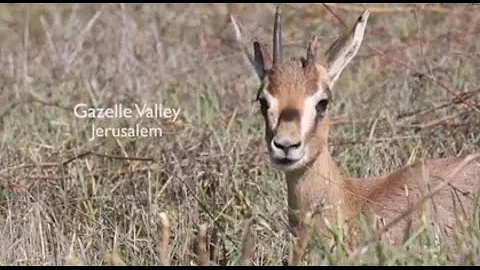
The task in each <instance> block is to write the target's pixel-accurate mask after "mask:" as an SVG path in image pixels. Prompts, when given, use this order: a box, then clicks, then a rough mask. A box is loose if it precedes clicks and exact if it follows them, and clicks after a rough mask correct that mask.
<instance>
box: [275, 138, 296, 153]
mask: <svg viewBox="0 0 480 270" xmlns="http://www.w3.org/2000/svg"><path fill="white" fill-rule="evenodd" d="M301 145H302V142H301V141H290V140H275V139H273V140H272V148H276V149H279V150H282V151H283V152H285V153H288V151H289V150H291V149H296V148H299V147H300V146H301Z"/></svg>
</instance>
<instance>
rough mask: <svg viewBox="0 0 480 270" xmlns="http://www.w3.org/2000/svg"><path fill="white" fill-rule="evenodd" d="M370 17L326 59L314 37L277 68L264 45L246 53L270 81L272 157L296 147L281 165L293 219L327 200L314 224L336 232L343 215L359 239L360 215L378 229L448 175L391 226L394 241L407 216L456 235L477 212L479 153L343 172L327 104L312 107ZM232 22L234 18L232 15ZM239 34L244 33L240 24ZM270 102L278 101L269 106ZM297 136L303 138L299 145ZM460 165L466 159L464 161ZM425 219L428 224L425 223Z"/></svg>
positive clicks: (266, 92) (265, 107) (325, 94)
mask: <svg viewBox="0 0 480 270" xmlns="http://www.w3.org/2000/svg"><path fill="white" fill-rule="evenodd" d="M276 14H277V15H276V20H275V25H277V24H280V16H279V14H280V12H279V8H277V12H276ZM368 16H369V12H368V10H367V11H365V12H364V13H363V14H362V16H360V17H359V18H358V20H357V21H356V23H355V25H354V27H352V28H351V29H350V30H349V31H347V32H346V33H345V35H344V36H341V37H340V38H339V39H337V40H336V41H335V42H334V43H333V45H332V46H331V48H330V50H328V51H327V54H326V56H325V57H324V59H326V64H325V66H322V65H320V64H319V62H318V61H316V60H315V59H316V57H315V53H316V49H315V48H316V45H317V44H316V38H314V39H312V41H311V42H310V44H309V47H308V50H307V58H306V59H302V60H300V59H298V60H295V59H293V60H290V61H284V62H283V63H282V60H281V59H280V58H279V59H277V60H278V61H277V64H274V65H273V66H272V67H270V66H269V65H268V66H267V65H264V64H263V62H264V61H266V60H265V59H263V60H264V61H261V60H262V59H261V57H259V56H261V51H260V49H257V50H256V54H255V55H256V56H258V57H256V58H255V59H251V56H249V53H246V54H247V56H249V57H250V62H251V63H252V64H253V65H254V67H255V69H256V71H257V75H258V76H259V78H260V79H261V80H264V81H265V82H266V83H265V87H264V88H262V89H260V90H259V91H260V92H259V94H263V96H264V97H265V96H266V97H267V98H265V99H259V101H260V102H261V108H262V114H263V116H264V119H265V123H266V125H265V127H266V132H265V140H266V143H267V145H268V148H269V152H270V156H271V157H272V155H273V156H274V158H277V159H278V157H281V158H282V157H283V156H284V157H285V158H286V157H289V158H290V156H289V154H288V153H289V152H285V149H291V151H296V153H295V154H292V155H291V159H290V160H291V161H292V162H294V163H293V165H291V164H290V165H285V164H288V163H282V164H283V165H282V164H280V165H279V166H280V167H281V168H282V169H283V170H284V171H285V175H286V180H287V186H288V206H289V212H288V216H289V221H290V225H291V226H292V227H293V228H296V227H297V226H298V225H299V220H301V219H302V217H303V215H305V214H306V212H307V211H311V210H314V209H313V208H314V207H316V206H318V205H326V206H327V207H328V208H327V209H323V210H322V212H321V213H320V215H316V218H315V225H316V229H317V231H318V232H319V233H320V234H322V235H323V236H325V237H330V236H332V235H331V234H330V233H329V232H328V229H327V227H328V226H332V224H334V221H335V220H338V221H340V222H341V223H340V224H344V225H345V227H346V228H345V229H346V233H347V240H348V241H349V242H350V243H356V242H357V240H358V238H357V237H358V230H359V223H358V222H357V221H358V219H357V217H358V216H359V215H363V216H364V217H366V218H367V219H368V220H370V221H371V222H372V224H373V225H375V224H376V226H377V228H381V227H382V226H385V224H389V223H390V222H392V221H393V220H395V219H396V218H397V217H399V216H401V215H402V214H403V213H405V212H406V211H407V210H409V208H410V207H412V206H414V205H415V204H416V203H417V202H419V201H420V200H421V199H422V198H424V197H425V196H427V195H428V194H430V192H431V191H432V190H434V189H435V188H436V187H438V186H439V185H441V184H442V183H443V182H444V181H446V180H451V182H450V184H449V185H447V186H446V187H444V188H443V189H441V190H440V192H438V193H436V194H435V195H434V196H433V197H431V199H429V200H427V201H426V203H424V204H423V205H422V206H421V207H419V208H418V209H416V211H413V212H412V213H410V214H409V215H407V216H406V218H404V219H402V220H401V221H400V222H398V223H394V225H393V226H391V228H390V229H389V230H388V232H387V236H388V239H389V240H390V241H391V242H392V243H394V244H398V243H400V242H401V241H402V239H403V236H404V232H405V229H406V228H407V225H409V221H408V220H410V221H411V225H412V227H411V228H412V230H415V229H417V228H419V227H418V226H419V225H427V226H431V225H433V228H434V229H435V230H436V231H437V232H440V233H441V234H439V236H447V237H451V236H452V233H453V230H454V229H460V228H461V226H459V225H458V224H459V223H457V221H459V220H460V221H462V220H471V219H472V217H473V210H474V204H475V202H474V198H475V197H476V196H477V194H478V191H479V184H480V159H479V158H478V157H477V158H476V160H474V161H472V162H469V163H467V164H466V165H465V164H463V163H465V162H464V161H465V158H466V156H460V157H451V158H444V159H435V160H427V161H424V162H416V163H414V164H411V165H408V166H405V167H403V168H400V169H398V170H396V171H394V172H392V173H390V174H387V175H384V176H378V177H372V178H365V179H360V178H349V177H346V176H343V175H342V173H341V170H340V169H339V167H338V166H337V165H336V163H335V162H334V160H333V158H332V157H331V155H330V153H329V151H328V132H329V117H328V109H327V110H325V111H323V112H318V111H315V108H316V107H317V106H316V105H315V104H321V103H320V102H319V101H320V100H325V99H328V100H330V87H333V85H334V83H335V81H336V80H337V78H338V77H339V75H340V74H341V73H342V70H343V69H344V68H345V67H346V66H347V64H348V63H349V62H350V60H351V59H352V58H353V57H354V56H355V54H356V53H357V51H358V49H359V47H360V44H361V42H362V40H363V35H364V32H365V29H366V24H367V20H368ZM277 19H278V20H277ZM232 22H233V23H234V25H236V24H235V21H234V19H233V17H232ZM236 29H238V27H237V28H236ZM237 37H238V39H239V40H241V39H240V38H241V34H240V32H239V31H237ZM257 47H258V48H260V46H257ZM277 47H278V46H277ZM313 62H315V64H312V63H313ZM267 67H268V69H267ZM262 91H263V92H262ZM259 96H262V95H259ZM267 99H269V100H270V101H268V100H267ZM268 102H270V103H272V104H270V105H273V106H272V107H270V106H269V104H267V103H268ZM314 103H315V104H314ZM314 107H315V108H314ZM327 108H328V107H327ZM287 109H288V110H289V111H290V112H291V111H294V112H295V114H290V116H291V117H287V118H288V119H286V120H282V116H281V115H282V112H285V110H287ZM309 113H310V114H309ZM313 114H315V117H314V118H313V117H312V115H313ZM292 115H296V116H297V117H296V118H294V117H292ZM313 119H314V120H313ZM303 120H305V121H303ZM302 121H303V124H302ZM301 129H302V130H303V135H302V131H301ZM284 142H287V143H284ZM295 142H299V144H296V145H294V144H293V143H295ZM275 143H277V144H275ZM282 143H283V144H282ZM278 145H279V146H278ZM289 145H290V146H292V148H289ZM304 150H305V151H304ZM282 151H284V152H282ZM282 153H283V154H282ZM299 156H301V158H299ZM470 157H471V156H470ZM294 158H295V159H294ZM462 164H463V165H465V166H463V167H461V168H460V167H459V166H460V165H462ZM277 165H278V164H277ZM282 166H283V167H282ZM457 169H460V170H459V171H458V173H457V174H456V175H454V176H453V177H451V175H450V174H451V173H452V172H453V171H457ZM449 178H452V179H449ZM424 214H425V215H424ZM425 217H426V218H425ZM424 221H426V222H427V224H423V222H424ZM342 226H343V225H342ZM412 230H411V232H412Z"/></svg>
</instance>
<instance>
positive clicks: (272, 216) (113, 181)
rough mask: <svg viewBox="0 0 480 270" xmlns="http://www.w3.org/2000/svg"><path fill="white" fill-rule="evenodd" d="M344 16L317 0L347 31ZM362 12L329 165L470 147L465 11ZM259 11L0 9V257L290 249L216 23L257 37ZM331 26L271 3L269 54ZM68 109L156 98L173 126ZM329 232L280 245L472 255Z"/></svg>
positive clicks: (175, 259) (357, 168)
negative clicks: (101, 131) (150, 132)
mask: <svg viewBox="0 0 480 270" xmlns="http://www.w3.org/2000/svg"><path fill="white" fill-rule="evenodd" d="M360 7H361V6H360V5H355V6H354V5H345V4H342V5H331V9H332V10H333V11H334V12H335V13H336V14H337V15H338V16H339V17H340V18H342V19H343V20H345V21H347V22H348V23H351V22H352V20H354V19H355V18H356V17H357V16H358V14H359V12H360V11H359V10H358V9H359V8H360ZM375 7H376V8H377V9H372V10H373V12H372V14H371V16H370V19H369V26H368V27H367V32H366V38H365V41H364V46H363V47H362V48H361V49H360V51H359V54H358V56H357V57H356V58H355V59H354V60H353V61H352V63H351V65H350V66H349V67H348V68H347V70H346V71H345V72H344V74H343V75H342V77H341V78H340V81H339V82H338V83H337V84H336V87H335V90H336V91H335V92H334V104H333V107H332V111H331V113H332V115H333V117H334V120H335V121H334V122H335V125H334V126H333V127H332V129H331V133H330V143H331V151H332V154H333V156H334V157H335V159H336V160H337V162H338V163H339V164H340V165H341V167H342V168H343V169H344V170H345V172H346V173H347V174H349V175H358V176H366V175H377V174H383V173H385V172H388V171H391V170H393V169H395V168H398V167H399V166H402V165H405V164H408V163H411V162H413V161H415V160H418V159H421V158H425V157H428V158H433V157H443V156H450V155H458V154H463V153H474V152H476V151H479V149H480V147H479V145H480V135H479V134H480V121H479V119H480V117H478V113H477V112H476V111H475V110H473V109H472V107H473V106H476V107H477V108H478V106H479V102H480V94H479V92H480V88H479V85H480V77H479V76H478V74H479V73H480V54H479V51H480V43H479V41H478V38H477V37H478V35H480V23H479V22H480V13H479V11H480V6H477V5H471V4H470V5H466V4H465V5H460V4H458V5H457V4H448V5H415V6H411V5H400V6H398V7H394V8H392V7H391V6H390V5H389V6H382V5H376V6H375ZM273 9H274V5H271V4H268V5H267V4H230V5H228V4H147V5H140V4H126V5H120V4H116V5H100V4H97V5H66V4H65V5H50V4H49V5H46V4H45V5H40V4H35V5H21V4H3V5H2V8H1V9H0V42H1V44H2V46H1V47H0V65H1V67H2V68H1V69H0V82H1V89H2V91H0V102H1V105H0V121H1V122H0V123H1V125H0V127H1V128H0V140H1V142H0V180H1V188H2V190H1V194H0V195H1V197H0V212H1V215H0V216H1V217H0V229H1V231H0V238H1V239H2V242H1V249H0V250H1V251H0V262H1V263H2V264H8V265H63V264H75V265H78V264H88V265H101V264H105V263H106V264H125V262H126V263H127V264H129V265H158V264H164V265H165V264H172V265H190V264H196V263H201V264H204V263H205V262H206V261H207V262H208V263H213V264H222V265H223V264H226V265H233V264H250V262H251V263H252V264H254V265H271V264H274V265H279V264H281V263H282V261H285V260H287V259H289V256H290V255H291V252H292V249H294V247H295V245H296V244H295V241H296V240H295V239H293V238H292V237H291V236H290V233H289V231H288V229H287V220H286V213H287V211H286V206H287V203H286V194H285V193H286V184H285V182H284V179H283V178H282V174H281V173H279V172H277V171H275V170H272V169H271V168H270V167H269V165H268V163H267V159H266V158H265V150H264V145H263V127H262V125H263V121H262V119H261V116H260V113H259V111H258V108H257V107H256V104H253V103H252V99H253V98H254V93H255V90H256V89H257V87H258V82H257V81H256V78H255V77H254V76H252V75H253V74H252V72H251V70H250V67H249V66H248V65H247V64H246V63H245V62H244V60H243V58H242V55H241V53H240V51H239V50H238V48H237V47H235V43H234V36H233V29H232V28H231V27H232V26H231V24H230V23H229V16H228V15H229V12H231V13H232V14H234V15H235V18H236V19H237V20H238V21H239V22H242V24H243V26H244V28H245V29H246V31H247V33H250V34H251V35H252V36H253V35H257V36H258V37H259V38H261V39H264V40H266V41H270V35H269V33H270V31H271V26H272V25H271V23H272V14H273ZM342 27H343V26H342V23H341V22H340V21H339V20H338V19H337V18H336V17H335V16H333V15H332V14H331V13H330V12H328V11H327V10H326V9H325V7H324V6H322V5H315V4H304V5H300V4H295V5H288V7H285V8H284V27H283V31H284V32H285V34H284V37H285V39H286V40H285V42H284V44H285V46H286V48H285V53H287V54H289V55H292V56H293V55H303V54H304V53H305V52H304V47H305V44H306V42H308V40H309V39H310V37H311V34H312V33H316V34H318V35H319V41H320V43H321V44H323V45H322V47H323V49H327V48H328V45H330V42H332V41H333V40H334V38H335V37H336V36H337V35H338V34H339V33H340V31H341V30H342ZM453 93H455V94H456V95H457V97H458V96H460V98H461V99H464V100H466V102H464V101H462V102H459V101H458V98H456V97H455V95H454V94H453ZM78 103H86V104H89V105H91V106H96V107H108V106H113V104H123V105H124V106H133V104H134V103H138V104H144V103H149V104H152V103H159V104H160V103H163V104H165V106H168V107H173V108H177V107H178V108H180V109H181V112H180V117H179V120H178V121H176V122H175V123H171V122H169V121H162V120H161V119H148V118H141V119H135V120H134V119H120V118H116V119H80V118H76V117H75V116H74V114H73V107H74V106H75V105H76V104H78ZM466 103H467V104H471V106H468V105H465V104H466ZM136 124H139V125H141V126H146V127H148V126H151V127H161V128H162V131H163V137H161V138H158V137H157V138H154V137H150V138H113V137H108V138H98V139H96V140H93V141H89V138H90V134H91V127H92V125H96V126H102V127H131V126H133V127H134V126H135V125H136ZM162 213H164V214H162ZM165 215H166V216H168V221H169V222H167V223H165V222H166V220H165ZM477 220H478V219H477ZM253 221H254V222H253ZM202 224H204V225H202ZM249 224H251V226H250V225H249ZM477 224H478V222H477ZM205 226H206V227H205ZM246 228H249V229H246ZM199 229H202V230H200V231H201V232H202V234H197V233H196V231H198V230H199ZM203 229H206V230H203ZM203 233H205V234H203ZM197 236H199V237H200V238H201V239H199V240H201V241H197V240H196V239H197ZM167 238H168V239H167ZM165 239H167V240H168V244H167V243H166V240H165ZM336 239H337V241H336V242H335V243H324V242H323V241H322V239H320V238H319V237H317V236H315V235H312V237H311V238H309V239H308V245H307V243H302V242H301V241H297V243H299V245H300V247H302V246H303V245H305V247H306V248H305V249H303V248H302V249H299V251H300V253H304V256H303V260H301V259H298V263H300V264H335V265H336V264H355V265H363V264H388V265H390V264H396V265H406V264H408V265H417V264H420V265H422V264H434V265H444V264H478V263H480V262H479V259H478V258H480V257H479V256H478V255H479V253H480V235H479V233H478V228H477V227H475V228H472V229H471V230H470V233H469V234H467V235H465V234H464V235H459V237H458V240H459V241H458V243H457V244H456V245H452V246H436V245H435V244H434V243H431V242H429V238H428V237H427V236H426V233H424V232H418V233H417V234H415V235H414V236H412V239H409V241H408V244H406V245H404V246H399V247H391V246H388V245H384V244H381V243H379V244H377V245H376V246H375V248H366V249H363V250H360V251H358V252H353V253H349V252H346V250H345V249H344V247H343V241H342V237H341V235H340V234H338V235H337V238H336ZM199 243H200V244H199ZM202 243H204V244H205V245H203V244H202ZM330 244H333V245H334V247H333V248H332V247H331V246H330ZM196 245H200V246H197V247H195V246H196ZM202 245H203V246H202ZM242 246H243V247H245V246H247V248H242ZM198 248H200V249H201V250H203V251H204V253H202V254H201V256H197V255H195V254H194V250H198ZM314 248H315V252H313V251H312V250H313V249H314ZM248 254H251V255H248ZM299 255H300V256H301V254H299ZM301 257H302V256H301ZM295 260H297V259H295Z"/></svg>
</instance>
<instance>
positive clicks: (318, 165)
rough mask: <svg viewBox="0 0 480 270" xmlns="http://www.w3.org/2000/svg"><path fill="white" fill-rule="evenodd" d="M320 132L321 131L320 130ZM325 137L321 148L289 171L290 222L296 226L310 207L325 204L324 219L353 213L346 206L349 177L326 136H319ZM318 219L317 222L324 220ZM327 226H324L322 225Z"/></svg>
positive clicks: (287, 177)
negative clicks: (346, 176)
mask: <svg viewBox="0 0 480 270" xmlns="http://www.w3.org/2000/svg"><path fill="white" fill-rule="evenodd" d="M319 135H320V134H319ZM319 137H322V138H323V139H324V140H325V144H324V147H322V149H323V150H322V152H320V154H319V155H318V156H317V157H316V158H315V159H314V160H313V161H312V162H310V163H309V164H308V165H306V166H305V167H303V168H301V169H298V170H295V171H289V172H286V173H285V175H286V180H287V189H288V208H289V221H290V226H292V227H293V228H296V227H297V225H298V224H299V221H300V220H301V219H302V217H303V215H304V214H305V213H306V212H307V211H313V210H315V209H314V208H315V207H317V206H321V205H323V206H326V207H327V209H328V210H323V211H322V214H321V217H318V218H320V219H321V220H323V218H324V217H326V218H327V219H331V218H340V219H343V217H344V216H345V215H347V216H350V214H351V213H349V211H348V210H347V209H346V208H345V204H346V203H347V204H349V202H347V201H349V200H348V198H347V197H346V196H348V194H346V190H348V189H349V186H350V185H349V180H348V179H347V178H344V177H343V176H342V174H341V172H340V169H339V167H338V166H337V164H336V163H335V161H334V160H333V158H332V156H331V155H330V153H329V151H328V146H327V138H326V137H327V136H319ZM321 220H318V221H317V222H323V221H321ZM320 227H324V226H320Z"/></svg>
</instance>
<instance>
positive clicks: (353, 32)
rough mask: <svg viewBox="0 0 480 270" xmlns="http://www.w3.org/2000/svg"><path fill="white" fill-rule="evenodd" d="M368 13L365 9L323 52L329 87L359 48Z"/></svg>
mask: <svg viewBox="0 0 480 270" xmlns="http://www.w3.org/2000/svg"><path fill="white" fill-rule="evenodd" d="M369 14H370V13H369V11H368V10H365V11H364V12H363V14H362V15H361V16H360V17H359V18H358V20H357V22H356V23H355V25H354V26H353V28H352V29H350V30H349V31H348V32H347V33H345V34H344V35H342V36H340V37H339V38H338V39H337V40H336V41H335V42H334V43H333V44H332V45H331V46H330V48H329V49H328V50H327V52H326V53H325V56H326V59H327V65H328V78H329V81H330V88H332V87H333V85H334V84H335V82H336V81H337V79H338V77H339V76H340V74H342V71H343V69H344V68H345V67H346V66H347V65H348V63H350V61H351V60H352V59H353V57H355V55H356V54H357V52H358V50H359V49H360V45H361V44H362V41H363V36H364V33H365V28H366V26H367V20H368V16H369Z"/></svg>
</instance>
